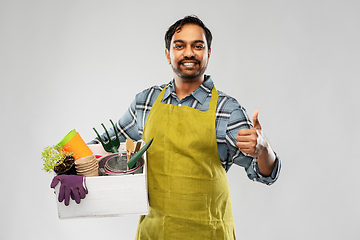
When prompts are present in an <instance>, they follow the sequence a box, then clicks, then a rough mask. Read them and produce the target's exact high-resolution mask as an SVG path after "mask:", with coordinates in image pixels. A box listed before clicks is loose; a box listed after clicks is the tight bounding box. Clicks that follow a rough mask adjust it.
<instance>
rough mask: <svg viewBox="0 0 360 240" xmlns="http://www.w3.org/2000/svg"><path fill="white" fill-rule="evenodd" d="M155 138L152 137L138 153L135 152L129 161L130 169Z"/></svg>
mask: <svg viewBox="0 0 360 240" xmlns="http://www.w3.org/2000/svg"><path fill="white" fill-rule="evenodd" d="M153 140H154V139H153V138H152V139H151V140H150V141H149V142H147V143H146V144H145V145H144V146H143V147H142V148H141V149H140V150H139V151H138V152H137V153H135V154H134V155H133V156H132V157H131V158H130V160H129V161H128V167H129V169H132V168H133V167H134V166H135V164H136V162H137V161H138V160H139V159H140V157H141V156H142V155H143V154H144V152H145V151H146V150H147V149H148V148H149V147H150V145H151V143H152V141H153Z"/></svg>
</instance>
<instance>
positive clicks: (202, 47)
mask: <svg viewBox="0 0 360 240" xmlns="http://www.w3.org/2000/svg"><path fill="white" fill-rule="evenodd" d="M195 48H196V49H199V50H200V49H204V45H196V46H195Z"/></svg>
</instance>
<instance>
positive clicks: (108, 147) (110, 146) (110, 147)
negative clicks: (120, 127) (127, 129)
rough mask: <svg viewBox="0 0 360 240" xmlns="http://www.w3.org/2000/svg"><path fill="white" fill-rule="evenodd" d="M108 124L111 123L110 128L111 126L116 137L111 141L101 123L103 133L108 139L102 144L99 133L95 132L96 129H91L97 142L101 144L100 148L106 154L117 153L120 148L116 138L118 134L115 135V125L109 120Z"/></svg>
mask: <svg viewBox="0 0 360 240" xmlns="http://www.w3.org/2000/svg"><path fill="white" fill-rule="evenodd" d="M110 122H111V124H112V126H113V129H114V132H115V136H116V138H115V139H114V140H112V139H111V138H110V135H109V133H108V131H107V130H106V128H105V126H104V124H103V123H101V125H102V126H103V128H104V130H105V133H106V135H107V137H108V142H107V143H104V141H103V140H102V139H101V137H100V135H99V133H98V132H97V131H96V129H95V128H93V129H94V131H95V133H96V135H97V136H98V138H99V141H100V142H101V144H102V146H103V147H104V149H105V151H107V152H112V153H117V152H119V151H118V148H119V147H120V140H119V136H118V134H117V131H116V128H115V125H114V123H113V122H112V121H111V119H110Z"/></svg>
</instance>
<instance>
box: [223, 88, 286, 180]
mask: <svg viewBox="0 0 360 240" xmlns="http://www.w3.org/2000/svg"><path fill="white" fill-rule="evenodd" d="M221 115H223V118H226V117H225V116H228V119H227V120H225V119H223V121H225V122H227V124H226V134H225V139H223V140H222V141H221V139H220V140H218V144H219V143H220V144H222V145H224V144H226V149H227V156H226V158H222V164H223V166H224V168H225V170H226V171H228V170H229V169H230V167H231V165H232V164H233V163H235V164H236V165H239V166H242V167H244V169H245V171H246V173H247V176H248V177H249V179H251V180H254V181H258V182H261V183H264V184H267V185H271V184H272V183H274V182H275V181H276V180H277V178H278V176H279V172H280V168H281V161H280V160H279V158H278V157H276V166H275V168H274V170H273V172H272V174H271V175H270V176H268V177H264V176H262V175H261V173H260V170H259V168H258V166H257V158H256V157H252V156H250V155H248V154H244V153H242V152H241V151H240V150H239V148H238V147H237V146H236V142H237V141H236V136H237V135H238V131H239V130H240V129H251V128H252V127H253V125H252V123H251V120H250V119H249V117H248V115H247V113H246V110H245V109H244V108H243V107H242V106H240V105H239V103H238V102H237V101H236V100H235V99H233V98H231V97H229V96H226V95H225V96H224V97H223V98H222V99H220V101H219V103H218V110H217V116H218V117H217V119H220V118H221ZM218 121H219V120H218ZM218 125H220V123H218ZM218 135H221V134H218ZM220 144H219V145H220ZM219 148H220V146H219ZM219 155H220V156H221V155H223V154H221V153H219ZM275 155H276V154H275Z"/></svg>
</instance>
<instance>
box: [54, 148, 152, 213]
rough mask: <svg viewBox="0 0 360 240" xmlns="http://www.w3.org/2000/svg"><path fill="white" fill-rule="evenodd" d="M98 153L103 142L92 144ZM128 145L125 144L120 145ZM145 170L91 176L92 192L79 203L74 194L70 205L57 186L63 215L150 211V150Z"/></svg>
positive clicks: (89, 178) (59, 204) (58, 203)
mask: <svg viewBox="0 0 360 240" xmlns="http://www.w3.org/2000/svg"><path fill="white" fill-rule="evenodd" d="M89 147H90V149H91V150H92V151H93V153H94V154H96V155H97V154H101V155H102V154H103V153H104V152H101V151H104V150H103V149H102V146H101V145H100V144H97V145H89ZM123 147H124V146H123V144H121V146H120V148H119V149H122V148H123ZM143 158H144V160H145V164H144V169H143V173H137V174H129V175H121V176H98V177H87V178H86V186H87V188H88V192H89V193H88V194H87V195H86V197H85V199H81V202H80V204H77V203H76V202H75V201H74V200H72V199H71V198H70V204H69V206H65V204H64V201H63V202H61V203H60V202H59V201H58V194H59V187H60V184H58V185H57V186H56V188H55V193H56V204H57V209H58V215H59V218H60V219H66V218H84V217H119V216H126V215H134V214H135V215H146V214H148V212H149V201H148V188H147V175H146V172H147V158H146V152H145V154H144V156H143Z"/></svg>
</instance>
